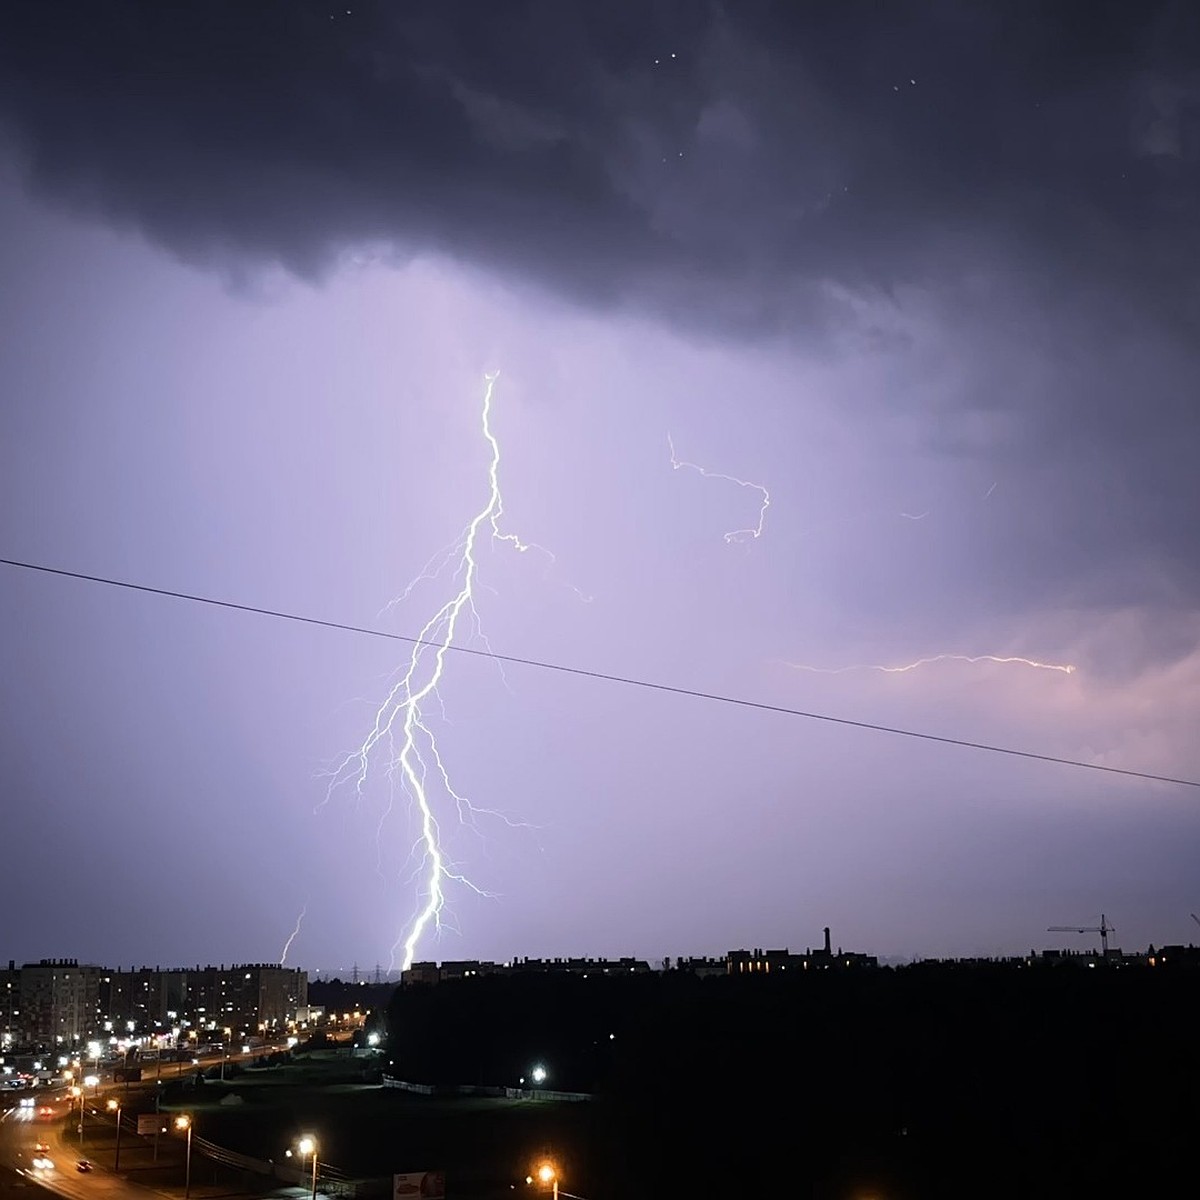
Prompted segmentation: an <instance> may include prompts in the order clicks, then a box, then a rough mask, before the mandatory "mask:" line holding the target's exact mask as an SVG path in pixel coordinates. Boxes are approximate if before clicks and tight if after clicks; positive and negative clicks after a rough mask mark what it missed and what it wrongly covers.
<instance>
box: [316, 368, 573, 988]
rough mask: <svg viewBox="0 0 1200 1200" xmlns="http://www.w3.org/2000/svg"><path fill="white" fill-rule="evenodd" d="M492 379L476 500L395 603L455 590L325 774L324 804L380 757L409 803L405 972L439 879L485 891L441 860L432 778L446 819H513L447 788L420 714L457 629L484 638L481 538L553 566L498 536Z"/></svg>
mask: <svg viewBox="0 0 1200 1200" xmlns="http://www.w3.org/2000/svg"><path fill="white" fill-rule="evenodd" d="M497 377H498V373H494V374H491V375H487V376H485V387H484V394H483V405H482V413H481V422H480V428H481V433H482V436H483V440H484V441H485V443H486V444H487V447H488V450H489V462H488V468H487V481H488V486H487V493H486V498H485V502H484V504H483V506H482V507H481V508H480V509H479V511H478V512H477V513H476V514H475V516H474V517H473V518H472V519H471V521H470V522H469V523H468V524H467V526H466V527H465V528H464V529H463V531H462V533H460V534H459V536H458V538H457V540H456V541H455V542H453V543H452V544H451V545H450V546H449V547H447V548H446V549H445V550H443V551H440V552H439V553H438V554H436V555H434V557H433V558H432V559H430V561H429V562H428V563H427V564H426V565H425V567H424V568H423V569H422V571H421V573H420V574H419V575H418V576H417V578H416V579H415V580H414V581H413V583H411V584H409V586H408V587H407V588H406V589H405V590H404V592H403V593H402V595H401V597H400V599H404V598H407V597H408V596H409V595H410V594H411V592H412V590H413V587H414V586H415V585H416V583H418V582H420V581H422V580H426V581H429V580H436V579H437V578H439V577H441V576H442V575H444V574H446V573H448V572H449V573H450V578H451V582H452V585H453V586H454V587H455V589H456V590H455V591H454V593H453V594H452V595H451V596H450V598H449V599H447V600H446V601H445V602H444V603H443V604H442V605H441V607H440V608H438V609H437V611H436V612H435V613H434V614H433V616H431V617H430V618H429V620H428V621H426V623H425V625H424V626H423V627H422V629H421V630H420V632H419V633H418V635H417V639H416V644H415V645H414V646H413V648H412V654H411V656H410V658H409V660H408V662H407V663H406V664H405V665H404V666H403V667H402V668H401V672H402V673H401V672H397V674H398V675H399V678H398V679H397V681H396V682H395V683H394V684H393V685H392V687H391V689H390V690H389V692H388V694H387V697H386V699H385V700H384V701H383V702H382V703H381V704H380V705H379V706H378V708H377V709H376V713H375V721H374V724H373V726H372V728H371V731H370V732H369V733H368V734H367V736H366V738H365V739H364V740H363V742H362V744H361V746H359V748H358V749H357V750H355V751H353V752H352V753H350V754H348V755H346V757H345V758H343V759H342V761H341V762H340V763H339V764H338V765H337V766H336V767H335V768H334V769H333V770H332V771H330V772H329V774H330V777H331V778H330V783H329V787H328V789H327V791H326V796H325V802H327V801H328V800H329V798H330V796H331V795H332V792H333V791H334V789H335V788H337V787H339V786H340V785H342V784H347V783H353V785H354V789H355V791H356V793H357V795H358V797H359V799H360V800H361V799H362V797H363V793H364V789H365V787H366V785H367V780H368V777H369V776H370V775H372V774H373V773H374V772H373V764H374V762H375V760H376V758H378V757H379V756H380V755H382V756H383V762H384V769H385V774H386V775H387V777H388V778H389V779H395V778H397V777H398V778H399V781H400V785H401V788H402V790H403V791H404V792H405V793H406V794H407V796H408V797H409V799H410V800H411V802H412V804H413V806H414V810H415V813H416V815H417V817H418V819H419V822H418V823H419V826H420V832H419V834H418V836H417V839H416V843H415V845H414V847H413V854H412V858H413V860H414V861H415V863H416V867H415V874H416V877H417V878H419V879H420V880H421V883H420V897H421V898H420V901H419V903H418V908H417V911H416V913H415V915H414V916H413V918H412V920H411V922H410V924H409V926H408V930H407V933H402V934H401V936H400V937H398V938H397V939H396V943H395V944H394V945H393V947H392V966H394V965H395V960H396V956H397V953H398V952H400V951H402V954H401V970H408V968H409V967H411V966H412V962H413V956H414V954H415V953H416V948H417V945H418V943H419V942H420V940H421V937H422V935H423V934H424V933H425V932H426V931H427V930H428V929H429V928H430V927H431V926H432V927H433V928H434V929H440V928H441V927H442V921H443V918H442V913H443V909H444V908H445V905H446V887H447V885H448V884H450V883H457V884H461V885H463V886H465V887H467V888H469V889H470V890H471V891H473V892H475V893H476V894H477V895H487V893H486V892H484V891H483V890H482V889H480V888H478V887H476V886H475V884H473V883H472V882H471V881H470V880H469V879H467V878H466V876H464V875H463V874H461V873H460V872H459V871H458V870H457V869H456V868H455V865H454V864H453V863H452V862H451V860H450V858H449V857H448V855H447V851H446V849H445V847H444V845H443V841H442V837H441V830H440V825H439V820H438V815H437V812H436V811H435V805H436V804H437V800H436V796H437V793H436V792H435V790H434V786H431V784H432V785H436V786H437V787H438V788H440V791H441V792H442V793H444V795H445V801H443V802H442V805H443V807H444V805H445V803H446V802H447V801H448V802H451V803H452V805H453V807H452V809H447V810H446V815H448V816H453V817H454V818H456V819H457V820H458V821H459V822H460V823H462V824H464V825H466V826H468V827H474V823H475V822H474V819H475V817H476V816H478V815H487V816H493V817H498V818H499V819H501V820H503V821H505V822H506V823H507V824H509V825H510V826H516V825H517V823H516V822H513V821H509V820H508V818H506V817H504V816H503V815H502V814H500V813H497V812H494V811H493V810H491V809H485V808H479V807H477V806H475V805H473V804H471V802H470V801H469V800H468V799H467V798H466V797H465V796H463V795H462V794H461V793H459V792H458V791H456V790H455V788H454V787H453V786H452V784H451V782H450V776H449V773H448V772H447V769H446V767H445V765H444V763H443V761H442V755H441V752H440V750H439V748H438V743H437V738H436V736H435V734H434V731H433V729H432V727H431V724H430V721H429V713H428V710H429V709H430V708H432V709H433V710H434V711H437V709H438V707H439V706H440V704H441V699H440V696H439V693H438V686H439V684H440V683H441V682H442V678H443V674H444V671H445V660H446V655H447V653H448V651H449V650H450V648H451V647H452V646H454V645H455V644H456V641H458V640H461V638H462V637H463V635H464V627H465V629H466V633H467V635H468V636H469V635H470V634H471V633H472V632H473V633H475V634H476V635H477V636H479V637H482V636H483V635H482V631H481V629H480V625H479V613H478V610H477V609H476V606H475V597H476V589H477V588H478V587H480V586H483V585H481V584H480V582H479V561H478V552H479V546H480V543H481V541H482V540H483V539H484V538H490V540H491V541H492V542H493V543H497V542H501V543H505V544H506V545H508V546H510V547H512V549H514V550H516V551H517V552H518V553H525V552H526V551H528V550H531V549H534V550H539V551H541V552H542V553H543V554H545V555H547V556H548V558H549V561H550V562H551V563H553V562H554V556H553V554H551V553H550V551H548V550H546V549H545V548H544V547H541V546H538V545H537V544H536V543H532V542H523V541H522V540H521V539H520V538H519V537H518V536H517V535H516V534H514V533H508V532H504V531H503V530H502V528H501V520H502V518H503V516H504V498H503V495H502V493H501V490H500V443H499V441H498V440H497V439H496V436H495V434H494V433H493V431H492V424H491V417H492V395H493V392H494V390H495V386H496V379H497ZM485 644H486V639H485ZM323 803H324V802H323ZM391 810H392V802H391V801H390V800H389V803H388V805H387V808H386V809H385V811H384V813H383V815H382V816H381V818H380V827H382V823H383V822H384V821H385V820H386V819H387V817H388V815H389V814H390V812H391Z"/></svg>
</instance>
